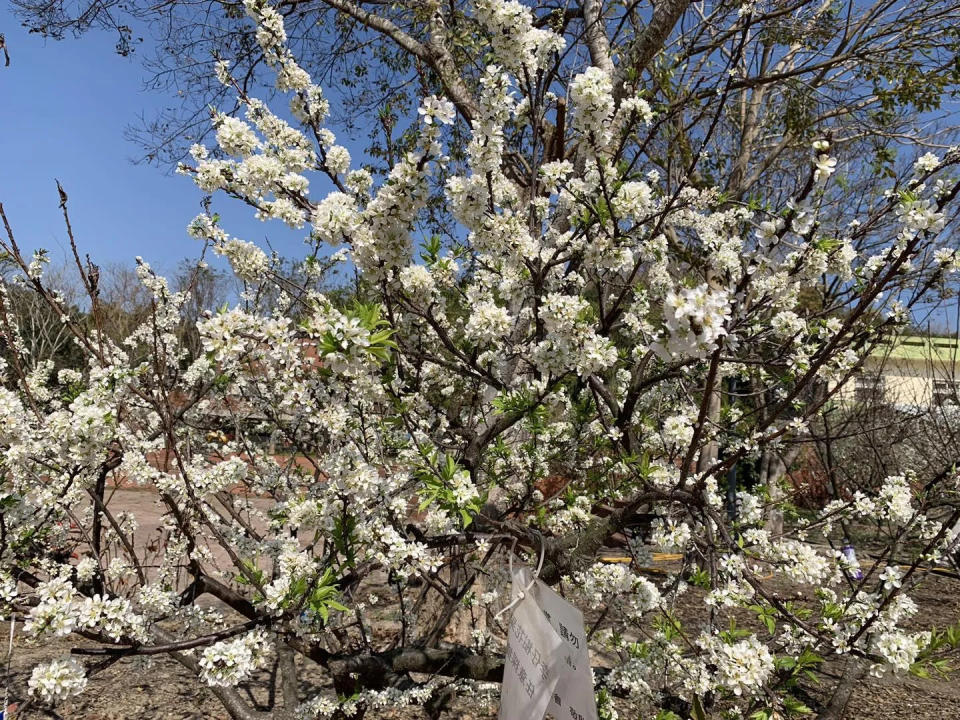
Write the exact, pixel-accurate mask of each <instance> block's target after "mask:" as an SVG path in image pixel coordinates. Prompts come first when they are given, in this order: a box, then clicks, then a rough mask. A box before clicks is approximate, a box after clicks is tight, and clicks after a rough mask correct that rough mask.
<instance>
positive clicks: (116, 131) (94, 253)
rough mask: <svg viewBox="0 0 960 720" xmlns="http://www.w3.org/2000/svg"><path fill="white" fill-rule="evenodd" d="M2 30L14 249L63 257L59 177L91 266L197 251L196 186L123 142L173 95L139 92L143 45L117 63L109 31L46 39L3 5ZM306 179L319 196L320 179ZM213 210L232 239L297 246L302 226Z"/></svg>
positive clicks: (287, 250)
mask: <svg viewBox="0 0 960 720" xmlns="http://www.w3.org/2000/svg"><path fill="white" fill-rule="evenodd" d="M0 32H2V33H4V34H5V35H6V38H7V46H8V48H9V50H10V56H11V64H10V66H9V67H3V66H2V60H0V202H2V203H3V205H4V209H5V210H6V212H7V216H8V218H9V219H10V221H11V223H12V225H13V229H14V233H15V235H16V237H17V240H18V242H19V243H20V244H21V246H23V247H24V248H27V249H30V250H31V251H32V250H33V249H34V248H38V247H42V248H46V249H47V250H49V251H50V253H51V256H52V258H53V260H54V262H57V261H58V260H60V259H62V258H63V257H64V251H65V250H66V249H67V242H66V232H65V229H64V225H63V218H62V216H61V214H60V210H59V208H58V203H59V200H58V196H57V189H56V184H55V182H54V179H55V178H56V179H59V180H60V182H61V183H62V184H63V186H64V189H65V190H66V191H67V194H68V195H69V198H70V202H69V208H70V213H71V220H72V223H73V227H74V234H75V236H76V237H77V241H78V243H79V245H80V246H81V247H80V249H81V251H82V252H88V253H89V254H90V257H91V259H93V260H94V262H97V263H100V264H108V263H111V262H121V263H124V264H131V263H132V262H133V258H134V257H136V256H137V255H140V256H142V257H143V258H144V259H145V260H147V261H148V262H150V263H151V265H153V266H154V267H156V268H157V269H158V270H160V271H163V272H169V271H171V270H172V269H173V268H174V267H175V265H176V264H177V263H178V262H179V261H180V260H181V259H183V258H184V257H196V256H197V255H198V253H199V251H200V249H201V246H200V243H199V242H198V241H196V240H193V239H192V238H190V237H188V236H187V234H186V226H187V223H188V222H189V221H190V220H191V219H192V218H193V217H194V216H195V215H196V214H197V213H199V212H200V211H201V208H200V200H201V198H202V193H201V192H200V190H199V189H198V188H197V187H196V186H195V185H194V184H193V182H192V180H191V179H190V178H188V177H185V176H182V175H175V174H169V173H166V172H165V171H163V170H159V169H157V168H155V167H151V166H148V165H134V164H133V163H132V162H131V158H133V157H135V156H137V154H138V150H139V148H137V147H136V146H135V145H133V144H132V143H131V142H129V141H127V140H125V139H124V137H123V131H124V128H125V127H126V126H127V125H129V124H131V123H134V122H135V121H136V119H137V117H138V116H139V115H140V114H141V113H143V114H145V115H147V116H150V115H151V114H152V113H153V112H155V111H156V110H157V109H159V108H160V107H162V106H163V105H164V104H170V101H171V100H172V98H171V97H169V96H168V97H164V96H161V95H159V94H157V93H155V92H148V91H145V90H143V89H142V81H143V78H144V72H143V69H142V68H141V65H140V54H141V53H145V52H149V48H146V47H143V46H138V49H137V52H136V53H134V54H133V55H131V56H130V57H127V58H123V57H120V56H119V55H117V54H116V52H114V43H115V38H114V37H113V36H107V35H105V34H103V33H97V32H93V31H91V32H89V33H87V34H86V35H84V36H83V37H81V38H79V39H73V38H68V39H65V40H62V41H59V42H58V41H53V40H44V39H43V38H41V37H39V36H38V35H30V34H28V33H27V31H26V29H25V28H23V27H21V26H20V23H19V21H18V20H17V19H16V18H15V17H14V16H13V15H12V13H11V12H10V9H9V7H8V6H7V4H6V3H5V2H2V1H0ZM342 140H343V139H342ZM345 144H347V146H348V147H349V148H350V150H351V152H353V153H354V157H355V158H357V155H358V154H357V153H356V152H354V150H355V149H354V147H353V145H352V144H350V143H345ZM311 180H312V181H313V182H314V187H313V189H314V191H315V192H322V190H323V185H322V183H320V182H319V178H311ZM213 207H214V209H215V210H216V211H217V212H220V213H221V215H222V216H223V218H224V222H223V225H224V227H225V229H226V230H227V231H228V232H230V233H231V234H232V235H235V236H237V237H240V238H243V239H245V240H251V241H253V242H256V243H258V244H261V245H262V246H264V243H265V240H266V239H267V238H269V240H270V243H271V245H272V246H273V247H274V248H275V249H276V250H277V251H278V252H280V253H281V254H283V255H286V256H291V257H300V256H302V255H303V254H304V252H305V250H306V248H305V246H304V245H303V238H304V236H305V235H306V230H303V231H293V230H289V229H288V228H286V226H284V225H283V224H282V223H279V222H277V221H271V222H269V223H262V222H260V221H258V220H256V219H254V218H253V213H252V211H251V210H249V209H247V208H245V207H244V206H242V205H240V204H239V203H238V202H237V201H235V200H231V199H230V198H227V197H225V196H218V197H215V199H214V205H213Z"/></svg>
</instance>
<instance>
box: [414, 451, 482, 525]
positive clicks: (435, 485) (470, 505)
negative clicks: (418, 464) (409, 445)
mask: <svg viewBox="0 0 960 720" xmlns="http://www.w3.org/2000/svg"><path fill="white" fill-rule="evenodd" d="M431 460H432V462H431V466H428V467H424V468H422V469H421V470H420V472H419V473H417V479H418V480H419V481H420V482H421V483H422V485H423V490H421V493H420V494H421V498H422V499H421V501H420V508H419V509H420V510H421V511H423V510H426V509H427V508H428V507H430V506H431V505H433V504H436V505H438V506H439V507H440V508H442V509H443V510H444V511H445V512H446V513H447V514H449V515H453V516H457V515H459V516H460V519H461V521H462V522H463V527H464V528H467V527H469V526H470V524H471V523H472V522H473V516H474V515H476V514H477V513H478V512H480V509H481V508H482V507H483V498H481V497H480V496H474V497H472V498H470V499H469V500H467V502H466V503H462V504H461V503H459V502H458V501H457V497H456V494H455V493H454V491H453V488H454V486H455V484H456V482H457V478H456V476H457V474H458V473H462V472H466V470H464V469H463V468H461V467H460V466H459V465H457V463H456V461H454V459H453V458H452V457H450V456H449V455H445V456H444V458H443V460H442V461H439V462H438V461H437V458H436V457H434V458H431Z"/></svg>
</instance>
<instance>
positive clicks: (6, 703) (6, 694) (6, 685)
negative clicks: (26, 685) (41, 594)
mask: <svg viewBox="0 0 960 720" xmlns="http://www.w3.org/2000/svg"><path fill="white" fill-rule="evenodd" d="M16 627H17V616H16V615H14V614H13V613H10V641H9V643H7V676H6V677H5V678H4V681H3V712H0V720H3V719H4V718H6V717H7V708H9V707H10V664H11V661H12V660H13V633H14V629H15V628H16Z"/></svg>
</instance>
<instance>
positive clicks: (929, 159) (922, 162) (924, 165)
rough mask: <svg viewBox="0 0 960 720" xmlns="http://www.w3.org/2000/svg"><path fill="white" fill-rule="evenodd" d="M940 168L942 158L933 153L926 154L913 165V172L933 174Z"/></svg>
mask: <svg viewBox="0 0 960 720" xmlns="http://www.w3.org/2000/svg"><path fill="white" fill-rule="evenodd" d="M939 166H940V158H938V157H937V156H936V155H934V154H933V153H932V152H928V153H925V154H923V155H921V156H920V157H918V158H917V159H916V162H914V163H913V170H914V172H916V173H918V174H919V173H925V172H933V171H934V170H936V169H937V168H938V167H939Z"/></svg>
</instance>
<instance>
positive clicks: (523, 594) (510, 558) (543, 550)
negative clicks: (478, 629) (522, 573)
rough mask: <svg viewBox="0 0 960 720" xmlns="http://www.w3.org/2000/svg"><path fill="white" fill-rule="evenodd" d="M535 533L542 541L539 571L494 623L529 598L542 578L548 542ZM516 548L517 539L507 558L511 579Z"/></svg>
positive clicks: (498, 615) (497, 616) (494, 618)
mask: <svg viewBox="0 0 960 720" xmlns="http://www.w3.org/2000/svg"><path fill="white" fill-rule="evenodd" d="M533 532H534V533H536V536H537V538H538V539H539V540H540V561H539V562H538V563H537V569H536V571H535V572H534V573H533V577H532V578H530V582H528V583H527V584H526V585H525V586H524V587H523V589H522V590H520V592H519V593H517V596H516V597H515V598H513V599H512V600H511V601H510V602H509V603H507V605H506V606H505V607H504V608H503V609H502V610H501V611H500V612H498V613H497V614H496V615H494V616H493V620H494V622H496V621H497V620H499V619H500V616H501V615H503V614H504V613H505V612H507V611H508V610H511V609H513V608H515V607H516V606H517V603H519V602H521V601H522V600H523V599H524V598H525V597H526V596H527V593H528V592H530V588H532V587H533V584H534V583H535V582H536V581H537V579H538V578H539V577H540V571H541V570H542V569H543V559H544V557H545V556H546V554H547V548H546V542H545V541H544V539H543V535H541V534H540V533H539V532H537V531H536V530H534V531H533ZM516 547H517V538H514V539H513V545H511V546H510V555H508V556H507V562H508V563H509V567H510V577H511V578H512V577H513V551H514V550H515V549H516Z"/></svg>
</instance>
